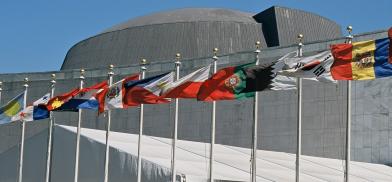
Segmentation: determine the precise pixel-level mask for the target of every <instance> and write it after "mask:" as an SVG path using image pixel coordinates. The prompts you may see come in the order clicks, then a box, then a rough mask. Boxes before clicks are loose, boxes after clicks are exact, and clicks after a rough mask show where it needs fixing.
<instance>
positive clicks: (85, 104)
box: [56, 80, 108, 111]
mask: <svg viewBox="0 0 392 182" xmlns="http://www.w3.org/2000/svg"><path fill="white" fill-rule="evenodd" d="M107 87H108V84H107V81H106V80H105V81H103V82H100V83H98V84H95V85H93V86H91V87H86V88H83V89H80V90H79V91H78V92H77V93H76V94H74V95H73V96H71V98H70V99H69V100H68V101H66V102H65V103H64V104H63V105H61V106H60V107H59V108H57V109H56V110H57V111H77V110H79V109H98V105H99V103H98V100H97V99H96V96H97V92H99V91H101V90H103V89H105V88H107Z"/></svg>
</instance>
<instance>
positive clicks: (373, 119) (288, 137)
mask: <svg viewBox="0 0 392 182" xmlns="http://www.w3.org/2000/svg"><path fill="white" fill-rule="evenodd" d="M385 36H386V31H381V32H373V33H369V34H363V35H359V36H356V38H355V39H354V41H358V40H366V39H372V38H381V37H385ZM339 42H343V39H335V40H330V41H325V42H314V43H309V44H306V45H305V47H304V53H305V55H306V54H311V53H313V52H315V51H320V50H325V49H327V48H328V47H329V45H330V44H333V43H339ZM294 50H296V46H295V45H293V46H287V47H277V48H267V49H263V50H262V51H261V59H262V61H269V60H273V59H277V58H278V57H280V56H282V55H284V54H285V53H287V52H290V51H294ZM252 60H254V53H253V51H252V50H249V51H246V52H241V53H238V54H230V55H223V56H220V59H219V62H218V64H219V68H222V67H225V66H228V65H237V64H241V63H245V62H250V61H252ZM210 61H211V59H210V58H200V59H194V60H183V65H182V68H181V69H182V71H181V75H185V74H186V73H189V72H191V71H192V70H194V69H196V68H199V67H201V66H204V65H206V64H207V63H209V62H210ZM173 69H174V64H173V61H171V60H169V61H164V62H160V63H153V64H151V65H149V66H148V73H147V76H152V75H156V74H158V73H161V72H164V71H168V70H173ZM138 71H139V67H138V66H137V65H134V66H130V67H118V68H116V69H115V73H116V78H115V80H119V79H120V78H121V77H123V76H125V75H129V74H131V73H135V72H138ZM51 73H56V74H57V75H58V84H57V86H56V94H60V93H63V92H67V91H68V90H70V89H71V88H73V87H76V86H77V85H78V77H79V70H64V71H59V72H43V73H19V74H1V75H0V80H3V81H4V82H5V83H4V86H3V88H4V91H3V98H2V102H3V103H4V102H5V101H7V100H9V99H11V98H12V97H13V96H15V95H16V94H17V93H19V92H21V91H22V90H23V86H22V85H23V83H22V80H23V78H24V77H26V76H28V77H29V78H30V80H32V82H31V83H30V85H31V86H30V91H29V100H30V101H32V100H34V99H37V98H39V97H40V96H42V95H43V94H44V93H46V92H47V91H48V90H49V80H50V74H51ZM106 73H107V70H105V69H89V70H87V72H86V77H87V79H86V82H87V83H86V85H87V86H88V85H93V84H94V83H96V82H99V81H102V80H104V79H105V78H106ZM391 85H392V80H391V79H389V78H385V79H379V80H375V81H355V82H353V90H352V94H353V97H352V105H353V110H352V115H353V121H352V159H353V160H356V161H366V162H373V163H383V164H389V163H392V121H391V120H392V119H391V118H390V113H391V109H390V108H392V102H390V100H391V99H392V97H391V96H390V95H391V92H392V91H391V89H390V88H391ZM303 94H304V95H303V125H302V127H303V128H302V129H303V131H302V132H303V136H302V137H303V154H305V155H313V156H320V157H330V158H343V157H344V144H345V141H344V138H345V113H346V109H345V108H346V85H345V82H341V83H339V84H338V85H327V84H320V83H315V82H310V81H305V82H304V86H303ZM260 95H261V96H260V103H259V104H260V105H259V107H260V111H259V114H260V117H259V130H258V131H259V133H258V135H259V137H260V138H259V140H258V147H259V148H260V149H265V150H273V151H283V152H295V146H296V137H295V136H296V111H297V102H296V97H297V95H296V91H275V92H272V91H268V92H262V93H261V94H260ZM145 108H146V109H145V110H146V111H145V125H144V134H146V135H153V136H160V137H170V136H171V128H172V123H173V111H174V105H173V104H163V105H147V106H146V107H145ZM210 108H211V104H210V103H204V102H197V101H194V100H181V101H180V116H179V117H180V121H179V138H180V139H185V140H193V141H203V142H209V139H210V117H211V111H210ZM252 108H253V102H252V99H244V100H237V101H221V102H218V103H217V123H216V142H217V143H221V144H227V145H234V146H241V147H250V144H251V133H252V132H251V131H252V130H251V127H252V122H253V119H252V118H253V117H252V116H253V115H252ZM113 113H114V114H113V115H114V116H115V117H114V118H113V120H112V129H113V130H114V131H121V132H128V133H137V132H138V128H139V125H138V118H139V114H138V113H139V110H138V108H137V107H135V108H129V109H126V110H115V111H114V112H113ZM55 119H56V122H57V123H60V124H66V125H73V126H75V125H76V121H77V113H70V112H67V113H65V112H64V113H56V114H55ZM105 121H106V118H104V116H102V115H101V116H97V114H96V112H94V111H85V112H83V122H82V126H83V127H87V128H94V129H104V127H105ZM46 123H47V121H45V120H43V121H36V122H32V123H28V124H27V128H26V132H27V137H30V136H32V135H34V134H36V133H38V132H39V131H42V130H43V129H45V127H47V124H46ZM19 132H20V130H19V125H18V124H17V123H11V124H6V125H1V126H0V137H1V140H0V152H4V151H7V150H8V149H9V148H10V147H12V146H14V145H16V144H17V142H18V141H19V140H18V136H19ZM82 148H83V146H82Z"/></svg>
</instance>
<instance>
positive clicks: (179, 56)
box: [174, 53, 181, 66]
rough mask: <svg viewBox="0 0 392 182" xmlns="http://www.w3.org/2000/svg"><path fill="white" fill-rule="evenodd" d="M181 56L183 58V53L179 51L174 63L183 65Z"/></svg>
mask: <svg viewBox="0 0 392 182" xmlns="http://www.w3.org/2000/svg"><path fill="white" fill-rule="evenodd" d="M180 58H181V54H180V53H177V54H176V62H174V63H175V64H176V66H177V65H181V61H180Z"/></svg>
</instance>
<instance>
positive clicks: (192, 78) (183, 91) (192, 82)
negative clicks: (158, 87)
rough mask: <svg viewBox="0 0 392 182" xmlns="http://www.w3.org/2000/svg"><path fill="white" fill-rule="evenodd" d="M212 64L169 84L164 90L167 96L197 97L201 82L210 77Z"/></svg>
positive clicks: (164, 95)
mask: <svg viewBox="0 0 392 182" xmlns="http://www.w3.org/2000/svg"><path fill="white" fill-rule="evenodd" d="M210 67H211V65H208V66H206V67H203V68H200V69H198V70H196V71H194V72H192V73H191V74H188V75H186V76H184V77H182V78H181V79H179V80H177V81H175V82H173V83H172V84H170V85H168V86H167V87H166V88H165V89H164V91H163V94H162V95H163V96H162V97H165V98H197V93H198V92H199V89H200V86H201V84H203V82H204V81H205V80H207V79H208V75H209V73H210Z"/></svg>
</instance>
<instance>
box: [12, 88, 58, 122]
mask: <svg viewBox="0 0 392 182" xmlns="http://www.w3.org/2000/svg"><path fill="white" fill-rule="evenodd" d="M49 99H50V94H49V93H47V94H45V95H44V96H42V97H41V98H39V99H38V100H36V101H34V102H33V104H32V105H29V106H27V107H26V108H25V109H23V110H22V111H20V112H19V113H18V114H17V115H15V116H13V117H12V121H22V120H23V121H35V120H40V119H45V118H48V117H49V111H48V109H46V106H45V105H46V104H47V103H48V101H49Z"/></svg>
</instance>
